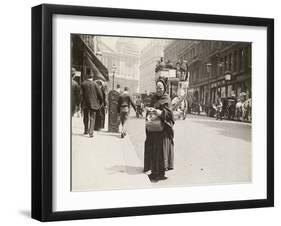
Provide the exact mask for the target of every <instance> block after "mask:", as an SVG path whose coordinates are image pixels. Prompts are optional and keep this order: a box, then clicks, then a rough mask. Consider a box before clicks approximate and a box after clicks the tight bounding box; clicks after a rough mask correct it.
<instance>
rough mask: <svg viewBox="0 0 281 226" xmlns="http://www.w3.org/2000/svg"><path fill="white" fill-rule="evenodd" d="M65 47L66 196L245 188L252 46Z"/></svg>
mask: <svg viewBox="0 0 281 226" xmlns="http://www.w3.org/2000/svg"><path fill="white" fill-rule="evenodd" d="M70 39H71V46H70V48H71V50H70V51H71V73H70V74H71V92H70V93H71V95H70V96H71V114H72V115H71V117H70V120H71V128H72V131H71V171H70V172H71V175H70V177H71V191H73V192H75V191H80V192H81V191H91V190H114V189H144V188H154V187H156V188H161V187H163V188H165V187H171V186H172V187H180V186H208V185H229V184H245V183H251V180H252V142H251V141H252V140H251V131H252V123H251V122H252V118H251V115H252V99H251V92H252V88H251V87H252V85H251V84H252V66H251V64H252V62H251V58H252V43H251V42H237V41H229V40H227V41H221V40H194V39H173V38H169V39H168V38H148V37H121V36H108V35H106V36H102V35H95V34H71V37H70Z"/></svg>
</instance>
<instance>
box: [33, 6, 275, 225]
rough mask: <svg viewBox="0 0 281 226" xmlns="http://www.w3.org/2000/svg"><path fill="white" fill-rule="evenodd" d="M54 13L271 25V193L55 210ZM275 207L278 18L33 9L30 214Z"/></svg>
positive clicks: (55, 216)
mask: <svg viewBox="0 0 281 226" xmlns="http://www.w3.org/2000/svg"><path fill="white" fill-rule="evenodd" d="M55 14H62V15H80V16H96V17H109V18H128V19H146V20H162V21H181V22H196V23H211V24H223V25H247V26H258V27H266V29H267V172H266V173H267V198H266V199H258V200H241V201H226V202H209V203H195V204H188V203H187V204H171V205H161V206H142V207H129V208H109V209H95V210H72V211H63V212H54V211H53V210H52V201H53V196H52V186H53V178H52V175H53V172H52V144H53V138H52V136H53V133H52V131H53V130H52V129H53V127H52V122H53V118H52V111H53V102H52V98H53V94H52V89H53V83H52V82H53V79H52V76H51V75H52V18H53V15H55ZM272 206H274V20H273V19H268V18H252V17H237V16H221V15H203V14H190V13H177V12H160V11H144V10H132V9H117V8H99V7H83V6H67V5H49V4H43V5H39V6H35V7H33V8H32V218H34V219H37V220H40V221H56V220H73V219H88V218H106V217H122V216H135V215H150V214H168V213H181V212H195V211H211V210H229V209H244V208H258V207H272Z"/></svg>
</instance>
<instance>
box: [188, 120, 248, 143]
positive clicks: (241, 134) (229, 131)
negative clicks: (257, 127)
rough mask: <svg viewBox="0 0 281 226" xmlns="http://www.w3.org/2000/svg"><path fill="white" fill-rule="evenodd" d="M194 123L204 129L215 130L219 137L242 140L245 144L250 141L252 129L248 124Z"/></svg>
mask: <svg viewBox="0 0 281 226" xmlns="http://www.w3.org/2000/svg"><path fill="white" fill-rule="evenodd" d="M193 122H194V123H198V124H201V125H203V126H205V127H213V128H216V129H217V130H216V132H217V133H218V134H219V135H222V136H226V137H232V138H237V139H242V140H245V141H247V142H251V141H252V139H251V137H252V129H251V128H252V127H251V125H250V124H246V123H245V124H243V123H223V122H224V121H213V122H212V121H202V120H200V121H199V120H198V121H196V120H194V121H193Z"/></svg>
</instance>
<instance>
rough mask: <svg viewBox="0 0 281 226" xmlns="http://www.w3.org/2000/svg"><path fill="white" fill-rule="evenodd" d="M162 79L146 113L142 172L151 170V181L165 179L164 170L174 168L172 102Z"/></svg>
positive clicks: (157, 84)
mask: <svg viewBox="0 0 281 226" xmlns="http://www.w3.org/2000/svg"><path fill="white" fill-rule="evenodd" d="M166 91H167V86H166V83H165V82H164V81H163V80H161V79H160V80H158V81H157V83H156V94H155V95H153V97H152V101H151V103H150V106H149V107H148V108H147V111H146V112H147V113H146V140H145V145H144V146H145V147H144V172H145V173H146V172H148V171H151V174H150V175H149V178H150V180H151V181H156V182H157V181H159V180H166V179H167V177H166V176H165V171H166V170H172V169H173V168H174V140H173V139H174V129H173V126H174V124H175V121H174V116H173V111H172V104H171V99H170V97H169V95H168V94H167V93H166Z"/></svg>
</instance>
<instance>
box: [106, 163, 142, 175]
mask: <svg viewBox="0 0 281 226" xmlns="http://www.w3.org/2000/svg"><path fill="white" fill-rule="evenodd" d="M107 170H108V171H110V173H111V174H115V173H127V174H129V175H137V174H142V173H143V168H142V167H136V166H126V165H115V166H112V167H111V168H108V169H107Z"/></svg>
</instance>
